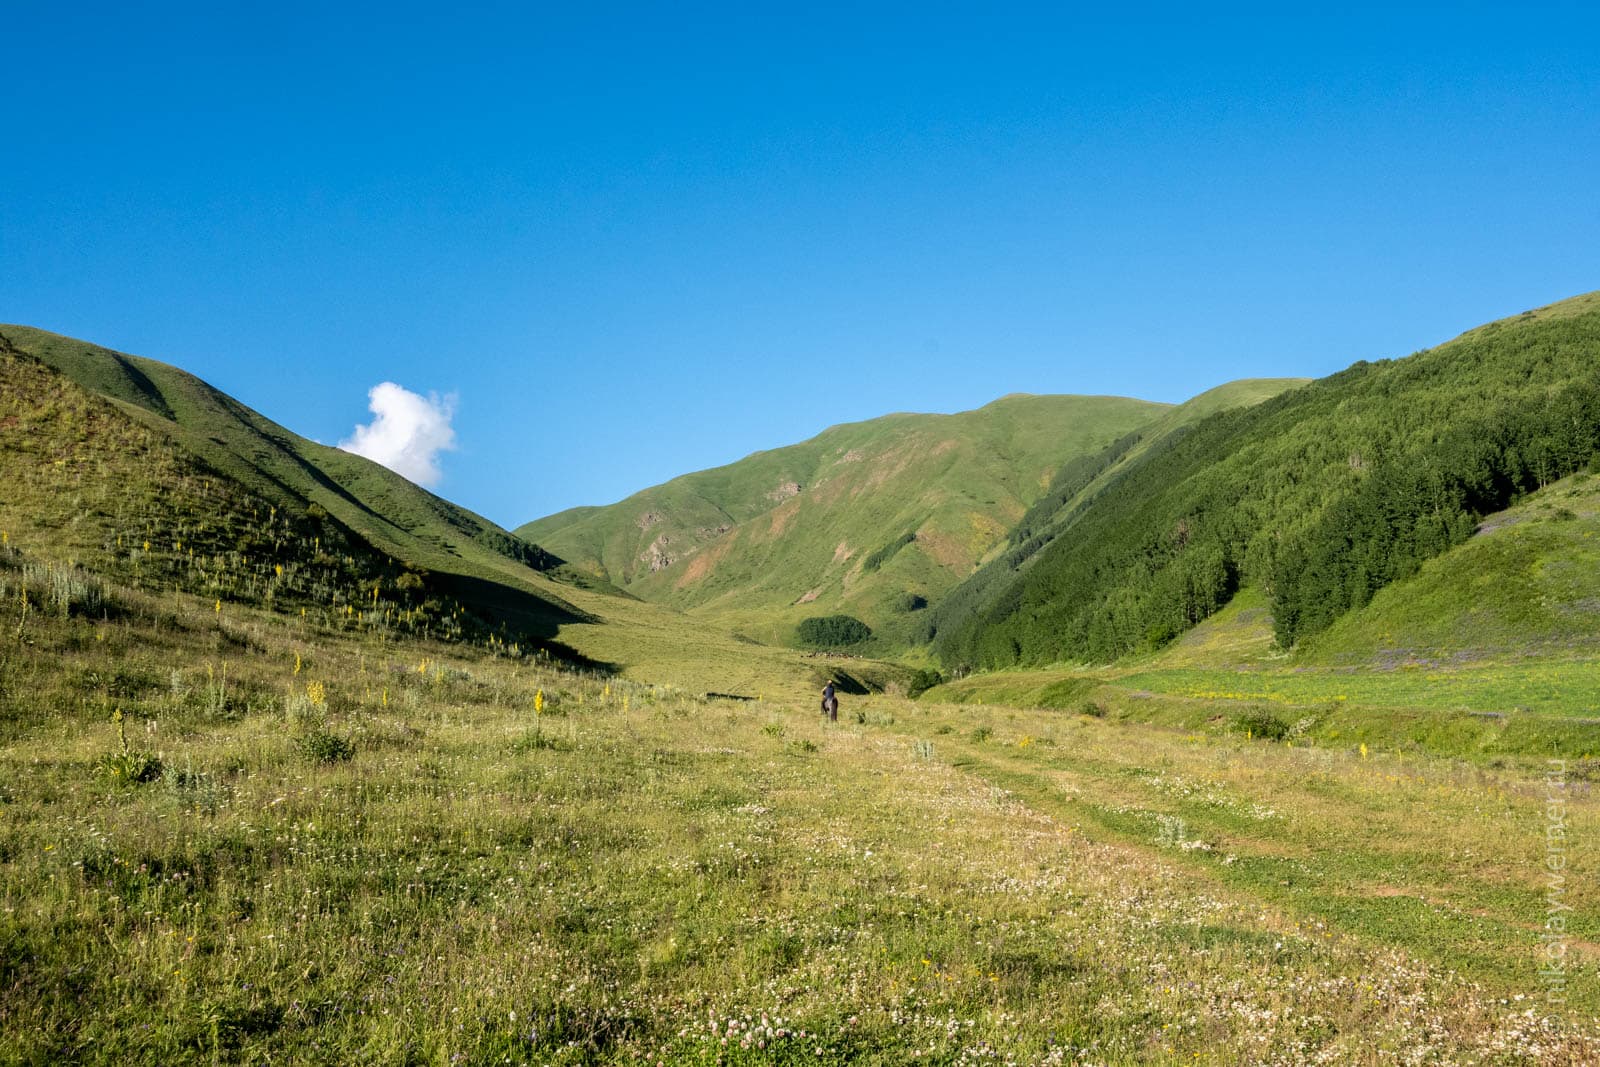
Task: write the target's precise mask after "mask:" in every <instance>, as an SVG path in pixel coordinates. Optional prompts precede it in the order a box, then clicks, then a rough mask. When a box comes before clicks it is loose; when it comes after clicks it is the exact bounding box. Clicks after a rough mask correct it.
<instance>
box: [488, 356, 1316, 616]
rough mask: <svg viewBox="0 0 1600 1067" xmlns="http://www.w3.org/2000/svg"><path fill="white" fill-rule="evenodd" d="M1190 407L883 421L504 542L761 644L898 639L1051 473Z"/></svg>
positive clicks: (1254, 389) (1069, 402) (992, 411)
mask: <svg viewBox="0 0 1600 1067" xmlns="http://www.w3.org/2000/svg"><path fill="white" fill-rule="evenodd" d="M1296 382H1297V380H1291V379H1286V380H1282V381H1275V382H1270V383H1266V382H1263V383H1256V384H1254V385H1248V384H1241V385H1239V386H1238V387H1225V388H1224V389H1222V390H1220V391H1213V392H1214V393H1215V394H1216V395H1214V396H1212V395H1211V394H1208V396H1209V397H1210V399H1209V400H1207V401H1205V402H1204V403H1205V404H1206V405H1208V407H1207V410H1209V405H1212V404H1215V405H1218V406H1227V405H1229V404H1233V403H1246V402H1253V401H1254V400H1256V399H1259V398H1260V396H1265V395H1270V394H1272V393H1275V392H1277V391H1279V390H1280V389H1282V388H1285V387H1287V386H1288V385H1291V384H1296ZM1197 402H1199V398H1197V401H1191V402H1190V403H1191V404H1194V403H1197ZM1188 407H1189V406H1188V405H1180V406H1177V407H1174V406H1173V405H1168V404H1158V403H1152V402H1149V401H1142V400H1135V399H1129V398H1124V397H1087V396H1032V395H1027V394H1012V395H1009V396H1006V397H1002V398H1001V399H999V400H996V401H993V402H992V403H990V404H987V405H985V406H984V407H981V408H978V409H976V410H973V411H967V412H961V413H958V414H954V415H915V414H896V415H888V416H884V417H882V418H878V419H872V420H868V421H865V422H859V423H850V424H845V425H841V426H834V427H830V428H829V429H827V430H824V431H823V432H822V433H820V434H818V435H817V436H816V437H813V438H811V439H809V440H807V441H803V442H801V443H799V444H796V445H790V446H787V447H783V448H777V449H771V450H768V451H763V452H757V453H755V454H753V455H751V456H748V457H746V458H745V459H743V460H739V461H738V462H736V463H732V464H728V465H726V466H723V467H718V468H714V469H712V470H707V471H701V472H697V473H694V474H688V475H684V476H682V477H679V478H675V479H673V480H671V481H669V482H666V483H664V484H662V485H659V486H655V487H653V488H650V489H646V490H643V491H641V492H639V493H636V494H634V495H633V496H630V497H628V498H627V499H626V500H623V501H620V502H618V503H616V504H613V505H609V506H606V507H586V508H576V509H572V510H570V511H566V512H562V513H560V514H557V515H552V516H550V517H548V518H545V519H540V520H537V521H535V522H531V523H528V524H526V525H524V526H522V527H519V528H518V531H517V532H518V533H519V534H520V535H521V536H523V537H525V538H527V539H529V540H535V541H538V542H539V543H541V544H544V545H546V546H547V547H549V548H550V549H551V551H553V552H555V553H556V554H558V555H560V556H562V557H563V558H565V559H567V560H569V561H570V562H571V564H572V565H573V566H575V567H577V568H580V569H585V570H589V571H591V572H592V573H595V574H597V575H599V576H602V577H604V578H607V579H609V580H611V581H613V582H615V583H616V584H618V585H619V586H621V587H622V588H624V589H626V590H628V591H629V592H632V593H635V594H637V595H639V596H641V597H643V598H645V599H647V600H653V601H659V602H661V603H665V604H670V605H672V606H674V607H678V608H681V609H683V610H686V611H690V612H693V613H695V614H701V615H705V616H706V617H708V618H709V617H714V618H717V619H719V620H722V621H725V622H727V623H728V624H729V625H733V626H736V627H738V628H739V629H741V630H742V631H743V632H747V633H751V634H754V635H756V636H758V637H760V638H761V639H763V640H768V641H784V640H786V639H787V637H788V632H787V631H788V628H789V627H792V626H793V625H794V624H795V623H796V622H798V621H799V620H801V619H803V618H805V617H807V616H811V615H820V614H829V613H834V612H842V613H848V614H852V615H856V616H859V617H860V618H862V619H864V620H866V621H867V622H868V623H869V624H870V625H872V626H873V627H874V628H878V629H882V628H883V627H888V628H889V629H890V630H891V631H895V632H899V631H904V632H910V630H911V629H912V628H913V627H914V626H915V623H916V620H915V618H914V615H915V612H916V611H918V610H920V608H921V607H923V606H925V605H926V604H929V603H936V602H937V601H938V600H939V599H940V598H941V597H942V596H943V595H944V594H945V593H946V592H948V591H949V590H950V589H951V588H952V587H953V586H955V585H956V584H958V583H959V582H961V581H962V580H963V579H965V578H966V577H967V576H968V575H969V574H970V573H971V572H972V570H973V568H974V567H975V566H977V565H978V564H979V562H980V561H982V560H983V559H984V558H985V557H986V556H987V555H988V554H989V553H991V552H992V551H993V550H994V549H995V547H996V546H997V545H999V544H1001V543H1002V542H1003V541H1004V539H1005V536H1006V533H1007V531H1008V530H1009V529H1011V528H1012V527H1013V526H1014V525H1015V524H1016V523H1017V522H1018V521H1019V520H1020V519H1021V518H1022V517H1023V516H1024V515H1025V514H1026V513H1027V511H1028V509H1029V507H1030V506H1031V505H1033V504H1034V503H1035V502H1036V501H1037V500H1038V499H1039V498H1040V496H1041V494H1043V493H1044V492H1045V491H1046V490H1047V489H1048V488H1049V486H1050V485H1051V484H1052V480H1053V479H1054V478H1055V477H1056V476H1057V474H1058V472H1059V471H1060V470H1061V468H1062V467H1063V465H1065V464H1069V463H1070V462H1072V461H1074V460H1077V459H1081V458H1082V457H1085V456H1090V455H1094V454H1097V453H1099V452H1100V451H1101V450H1102V449H1103V448H1105V447H1106V446H1108V445H1110V444H1111V443H1112V442H1114V441H1116V440H1117V439H1119V438H1122V437H1125V436H1127V435H1129V434H1137V433H1138V432H1139V431H1140V430H1142V429H1144V428H1148V427H1154V426H1157V425H1158V424H1161V422H1162V420H1163V419H1169V418H1172V417H1174V415H1173V413H1174V412H1180V411H1185V409H1187V408H1188ZM1187 417H1188V416H1187V415H1180V416H1177V418H1179V419H1180V420H1182V419H1184V418H1187Z"/></svg>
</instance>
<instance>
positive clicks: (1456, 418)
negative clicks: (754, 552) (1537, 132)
mask: <svg viewBox="0 0 1600 1067" xmlns="http://www.w3.org/2000/svg"><path fill="white" fill-rule="evenodd" d="M1597 356H1600V294H1590V295H1588V296H1583V297H1577V298H1574V299H1572V300H1569V301H1565V302H1563V303H1562V304H1559V305H1554V306H1552V307H1551V308H1547V309H1541V310H1540V311H1537V312H1528V313H1525V314H1524V315H1521V316H1517V317H1516V318H1513V319H1508V320H1505V321H1503V322H1498V323H1492V324H1490V325H1488V326H1484V327H1480V328H1479V329H1476V330H1473V331H1471V332H1469V333H1467V334H1464V335H1462V336H1461V337H1459V338H1457V339H1456V340H1454V341H1452V342H1450V343H1448V344H1444V345H1441V346H1439V347H1438V348H1435V349H1431V350H1429V351H1426V352H1421V353H1418V354H1416V355H1414V356H1411V357H1408V358H1406V359H1401V360H1386V361H1383V362H1380V363H1358V364H1356V365H1355V366H1353V367H1351V368H1350V369H1348V370H1346V371H1344V372H1341V373H1339V374H1336V375H1333V376H1332V377H1330V378H1326V379H1323V380H1321V381H1318V382H1314V383H1312V384H1310V385H1307V386H1304V387H1302V388H1298V389H1293V390H1290V391H1288V392H1285V393H1282V394H1279V395H1278V396H1276V397H1273V398H1272V399H1270V400H1267V401H1265V402H1263V403H1260V404H1257V405H1255V406H1253V407H1248V408H1239V409H1234V410H1231V411H1224V412H1221V413H1218V414H1216V415H1213V416H1211V417H1209V418H1206V419H1204V420H1202V421H1201V422H1199V423H1198V424H1197V425H1195V426H1194V427H1193V428H1192V429H1191V430H1189V431H1188V432H1186V433H1182V434H1173V435H1170V436H1168V437H1167V438H1166V439H1165V440H1163V441H1162V442H1160V443H1158V444H1156V445H1155V446H1153V447H1152V448H1150V449H1149V450H1148V451H1147V452H1146V453H1145V454H1144V455H1143V456H1142V457H1140V458H1139V460H1138V462H1134V463H1129V464H1126V465H1124V466H1123V467H1122V469H1120V470H1119V471H1117V472H1116V473H1115V476H1114V477H1113V478H1112V479H1111V480H1110V481H1109V482H1108V483H1106V484H1105V486H1104V488H1103V489H1102V490H1100V491H1099V492H1098V493H1097V494H1096V495H1095V496H1094V498H1093V499H1092V500H1091V501H1089V502H1088V504H1087V505H1086V506H1082V507H1080V508H1078V509H1076V510H1075V511H1074V512H1073V513H1072V514H1071V515H1070V517H1069V519H1068V520H1067V521H1066V522H1065V523H1064V524H1062V525H1061V527H1060V528H1059V529H1057V530H1055V531H1054V536H1053V537H1052V541H1051V543H1050V544H1049V545H1047V546H1046V547H1044V549H1043V550H1042V551H1041V552H1039V553H1038V558H1037V559H1036V560H1035V561H1034V562H1033V563H1032V564H1031V565H1030V566H1029V567H1027V568H1026V569H1025V570H1024V571H1022V572H1021V573H1019V574H1017V575H1016V577H1015V578H1013V579H1012V580H1010V581H1009V582H1008V583H1006V584H1005V585H1004V588H1002V589H1001V590H1000V591H999V593H998V594H994V595H992V596H989V597H986V598H983V599H981V600H979V601H978V602H977V603H975V604H974V605H973V606H972V609H971V610H970V611H969V612H968V613H966V614H965V615H964V616H962V617H953V618H946V619H943V620H941V624H940V626H939V627H938V630H937V633H936V635H935V636H936V647H937V649H938V651H939V654H940V656H941V657H942V658H943V660H944V661H945V663H946V664H948V665H953V666H959V665H969V666H977V667H997V666H1006V665H1015V664H1024V665H1026V664H1046V663H1050V662H1052V661H1059V660H1095V661H1109V660H1113V659H1116V658H1118V657H1121V656H1126V655H1128V654H1130V653H1135V652H1138V651H1140V650H1148V649H1151V648H1158V647H1161V646H1162V645H1164V644H1166V643H1167V642H1168V641H1170V640H1171V639H1172V638H1173V637H1175V636H1176V635H1178V634H1181V633H1182V632H1183V631H1185V630H1186V629H1188V628H1189V627H1191V626H1193V625H1194V624H1196V623H1197V622H1199V621H1201V620H1202V619H1205V618H1206V617H1208V616H1209V615H1211V614H1212V613H1214V612H1215V611H1217V610H1218V609H1219V608H1221V607H1222V606H1223V605H1225V604H1226V603H1227V602H1228V600H1229V599H1230V598H1231V597H1232V596H1233V594H1234V592H1235V591H1236V590H1237V589H1238V588H1240V587H1241V586H1244V585H1256V586H1259V587H1261V588H1264V589H1267V590H1270V595H1271V599H1272V611H1273V617H1274V620H1275V625H1276V627H1277V636H1278V639H1279V641H1280V643H1281V644H1284V645H1289V644H1292V643H1293V642H1295V641H1296V640H1299V639H1301V638H1305V637H1308V636H1310V635H1312V634H1315V633H1317V632H1318V631H1320V630H1322V629H1325V628H1326V627H1327V626H1329V625H1330V624H1331V623H1333V622H1334V621H1335V620H1336V619H1337V618H1338V617H1339V616H1340V615H1342V614H1343V613H1344V612H1346V611H1348V610H1350V609H1352V608H1359V607H1361V606H1362V605H1364V604H1365V603H1366V602H1367V601H1368V600H1369V599H1370V598H1371V596H1372V595H1373V593H1375V592H1376V591H1377V590H1378V589H1381V588H1382V587H1383V586H1384V585H1386V584H1388V583H1389V582H1392V581H1395V580H1397V579H1400V578H1404V577H1406V576H1408V575H1409V574H1411V573H1414V572H1415V570H1416V569H1417V568H1418V567H1420V566H1421V565H1422V564H1423V563H1424V562H1425V561H1426V560H1427V559H1429V558H1432V557H1433V556H1435V555H1437V554H1438V553H1439V552H1442V551H1444V550H1446V549H1448V548H1449V547H1450V546H1451V545H1453V544H1458V543H1460V542H1461V541H1462V540H1464V539H1465V538H1466V537H1468V536H1469V535H1470V534H1471V532H1472V530H1473V529H1474V528H1475V526H1476V524H1477V521H1478V519H1479V518H1481V516H1483V515H1486V514H1489V513H1491V512H1494V511H1497V510H1500V509H1502V508H1504V507H1506V506H1507V505H1509V504H1510V503H1512V502H1514V501H1515V500H1516V499H1517V498H1518V497H1519V496H1520V495H1522V494H1525V493H1526V492H1529V491H1531V490H1533V489H1535V488H1537V487H1539V486H1540V485H1543V484H1547V483H1548V482H1550V481H1553V480H1555V479H1557V478H1559V477H1561V476H1563V475H1566V474H1570V473H1571V472H1573V471H1574V470H1576V469H1578V468H1579V467H1580V466H1582V465H1584V464H1587V463H1588V462H1590V457H1592V456H1593V455H1594V454H1595V451H1596V449H1597V448H1600V370H1597V367H1600V358H1597Z"/></svg>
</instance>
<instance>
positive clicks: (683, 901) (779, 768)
mask: <svg viewBox="0 0 1600 1067" xmlns="http://www.w3.org/2000/svg"><path fill="white" fill-rule="evenodd" d="M8 589H9V592H8V594H7V596H6V600H5V605H6V606H5V609H4V611H3V612H0V700H3V705H0V707H3V711H4V719H5V723H6V731H7V732H6V735H5V742H4V746H3V748H0V783H3V784H0V804H3V807H0V909H3V914H4V920H3V922H0V939H3V943H0V1032H3V1034H4V1037H3V1038H0V1060H3V1061H5V1062H18V1063H30V1062H31V1063H44V1062H61V1061H65V1060H75V1061H94V1062H118V1063H126V1062H145V1063H170V1062H176V1061H205V1062H269V1061H270V1062H283V1061H290V1060H299V1061H305V1060H316V1061H322V1062H354V1061H374V1062H413V1063H450V1062H472V1063H491V1062H493V1063H499V1062H513V1063H524V1062H527V1063H551V1062H554V1063H560V1062H568V1063H580V1062H634V1061H640V1060H643V1061H649V1062H666V1063H696V1062H699V1063H717V1062H723V1063H741V1062H742V1063H784V1062H793V1063H801V1062H806V1063H809V1062H824V1063H826V1062H837V1063H843V1062H869V1063H870V1062H877V1063H903V1062H907V1061H910V1060H913V1059H915V1060H921V1061H927V1062H934V1063H952V1064H953V1063H984V1062H1043V1063H1075V1062H1082V1063H1129V1064H1131V1063H1152V1062H1155V1063H1161V1062H1167V1063H1178V1062H1183V1063H1193V1062H1217V1063H1237V1062H1252V1063H1305V1062H1329V1063H1360V1062H1371V1063H1377V1062H1412V1063H1428V1062H1440V1063H1444V1062H1450V1063H1470V1062H1484V1063H1586V1062H1593V1060H1594V1058H1595V1057H1596V1056H1600V1029H1597V1026H1596V1012H1597V1010H1600V986H1597V983H1596V981H1595V970H1594V965H1595V955H1594V953H1595V950H1596V945H1595V942H1596V941H1597V940H1600V928H1597V926H1596V923H1595V920H1594V918H1593V916H1594V915H1595V914H1596V913H1597V911H1596V905H1597V903H1600V902H1597V901H1596V899H1595V890H1594V886H1595V875H1596V874H1597V873H1600V872H1597V871H1596V870H1595V866H1596V864H1595V858H1594V857H1595V854H1594V851H1593V850H1592V849H1591V848H1587V847H1583V846H1581V843H1582V842H1585V841H1592V840H1594V835H1595V833H1596V832H1597V831H1600V826H1597V825H1596V823H1597V818H1596V814H1597V813H1596V809H1595V805H1594V802H1593V799H1592V797H1591V796H1590V794H1589V791H1588V790H1589V783H1588V781H1587V779H1586V778H1585V777H1584V775H1585V774H1587V773H1588V772H1587V770H1585V769H1584V768H1580V767H1578V766H1577V765H1574V766H1572V767H1571V768H1569V772H1568V775H1569V781H1568V784H1567V788H1566V789H1565V792H1564V796H1565V798H1566V801H1567V813H1566V825H1567V831H1568V834H1569V835H1570V839H1571V841H1572V842H1573V843H1574V846H1573V848H1572V850H1571V852H1570V854H1569V856H1568V858H1569V861H1570V866H1569V869H1568V870H1567V872H1566V877H1567V882H1566V883H1565V884H1566V887H1567V888H1566V889H1565V890H1564V892H1565V894H1566V895H1565V897H1564V898H1563V899H1564V901H1565V902H1566V903H1568V904H1569V905H1570V906H1571V907H1572V908H1574V909H1575V910H1574V911H1573V913H1572V917H1571V923H1570V934H1569V941H1568V942H1567V945H1568V949H1569V957H1568V960H1569V969H1568V973H1567V975H1566V985H1565V990H1564V992H1565V996H1566V1000H1567V1002H1566V1004H1565V1005H1564V1006H1561V1007H1560V1008H1559V1009H1557V1008H1555V1007H1553V1006H1552V1005H1551V1004H1550V1003H1549V1002H1548V1000H1547V999H1546V992H1547V987H1546V986H1545V985H1544V983H1543V982H1542V980H1541V979H1540V977H1539V975H1538V973H1537V968H1538V961H1539V953H1540V950H1541V945H1542V942H1541V940H1540V930H1541V924H1542V922H1543V920H1544V914H1545V912H1544V909H1545V907H1546V905H1545V898H1546V894H1547V892H1548V887H1547V885H1546V884H1545V881H1544V878H1545V877H1546V875H1545V873H1544V871H1543V866H1542V864H1543V861H1544V857H1545V851H1544V850H1545V847H1546V846H1545V835H1544V830H1545V827H1544V823H1543V821H1542V820H1543V817H1542V815H1541V811H1542V809H1543V807H1544V805H1545V803H1546V792H1547V787H1546V785H1545V784H1544V782H1543V781H1542V779H1541V778H1540V777H1539V773H1540V772H1535V771H1529V772H1527V773H1524V772H1521V771H1517V770H1507V771H1504V772H1490V771H1486V770H1484V769H1482V768H1479V767H1475V766H1470V765H1467V764H1463V763H1461V762H1459V761H1452V760H1446V759H1440V758H1435V757H1425V756H1414V755H1404V754H1399V753H1384V752H1375V753H1372V754H1371V755H1369V756H1367V757H1365V758H1364V757H1363V756H1361V755H1360V754H1359V753H1354V752H1340V751H1330V750H1327V749H1315V748H1307V747H1303V746H1300V747H1293V748H1291V747H1288V746H1285V745H1276V744H1268V743H1263V742H1260V741H1255V740H1247V739H1245V738H1244V737H1242V736H1239V735H1236V734H1229V735H1202V734H1185V733H1182V732H1175V731H1171V730H1167V729H1162V728H1160V727H1154V726H1149V725H1145V724H1140V723H1131V722H1120V721H1116V720H1114V719H1112V718H1105V719H1100V718H1094V717H1089V716H1083V715H1078V714H1070V713H1062V712H1052V711H1022V710H1013V709H998V708H982V707H978V708H974V707H971V706H966V707H956V706H950V705H935V704H923V703H911V702H907V701H901V700H894V699H891V698H888V697H872V698H868V699H865V700H858V699H855V698H847V701H846V704H845V709H844V714H843V716H842V721H841V723H840V724H838V725H836V726H828V725H826V724H824V723H823V722H821V721H820V719H819V718H818V717H817V715H816V714H815V710H814V704H813V696H812V694H811V692H810V691H809V690H803V691H796V688H797V687H796V686H795V685H793V684H788V685H785V684H783V683H782V682H781V680H778V679H772V680H771V684H772V685H773V686H774V689H773V690H771V691H768V692H766V693H764V694H762V695H763V697H764V699H762V700H719V699H707V698H705V697H704V696H700V695H695V694H692V693H689V692H685V691H682V690H676V689H672V688H668V687H662V686H649V685H644V684H640V683H636V682H630V681H625V680H619V679H608V678H605V677H601V676H597V675H590V676H583V675H575V674H571V673H563V672H561V671H558V670H557V669H556V668H555V667H554V666H551V665H549V664H546V663H544V662H543V661H541V660H540V659H538V658H536V657H530V656H526V655H510V654H504V653H503V652H499V651H498V650H496V651H486V650H476V651H475V650H472V649H465V648H462V647H461V646H459V645H458V646H443V645H430V644H428V643H426V642H421V641H414V640H413V641H406V642H393V641H381V640H378V639H376V638H375V637H374V636H373V635H371V634H364V633H360V632H351V633H337V632H333V631H329V630H323V629H314V628H306V627H303V626H300V625H299V624H297V623H296V621H295V620H293V619H291V618H285V617H283V616H281V615H274V614H270V613H267V612H264V611H256V610H253V609H247V608H242V607H237V606H228V607H227V609H226V610H224V611H220V612H219V611H217V610H215V605H213V604H211V603H209V602H207V601H203V600H200V599H199V598H194V597H188V596H185V595H183V594H178V593H170V594H164V595H161V596H151V595H146V594H139V593H133V592H128V591H125V590H119V589H116V588H109V589H107V590H105V591H104V592H105V594H106V597H105V599H104V600H102V601H101V602H100V611H99V614H98V615H88V614H85V613H82V612H79V611H74V610H72V609H71V608H70V607H69V609H68V610H66V611H65V613H64V614H63V612H61V611H54V612H52V611H49V610H43V609H35V611H34V612H33V613H32V614H31V615H26V616H24V614H23V612H22V609H21V608H20V599H21V598H20V596H19V595H18V585H17V581H16V580H15V578H13V580H12V581H11V584H10V585H8ZM34 596H35V601H36V602H37V601H38V597H39V593H38V591H37V590H35V593H34ZM19 621H20V622H21V623H22V625H19ZM756 662H759V660H758V661H756ZM752 680H755V679H754V678H753V679H752ZM119 710H120V711H121V712H123V721H122V722H121V723H120V724H118V723H116V722H114V721H113V714H114V713H115V712H117V711H119ZM156 759H158V760H159V766H160V774H159V777H157V776H156V775H155V764H154V763H152V762H151V761H152V760H156ZM140 778H150V779H151V780H148V781H143V782H141V781H139V780H138V779H140Z"/></svg>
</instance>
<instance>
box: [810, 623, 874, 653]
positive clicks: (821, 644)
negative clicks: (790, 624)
mask: <svg viewBox="0 0 1600 1067" xmlns="http://www.w3.org/2000/svg"><path fill="white" fill-rule="evenodd" d="M795 634H796V636H797V637H799V639H800V643H801V644H803V645H810V646H811V647H813V648H841V647H843V646H845V645H859V644H860V643H861V642H863V641H865V640H866V639H867V638H869V637H871V636H872V630H871V628H870V627H868V626H867V624H866V623H864V622H862V621H861V620H860V619H858V618H856V617H855V616H853V615H818V616H814V617H813V618H809V619H802V620H800V625H799V626H798V627H796V628H795Z"/></svg>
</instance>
